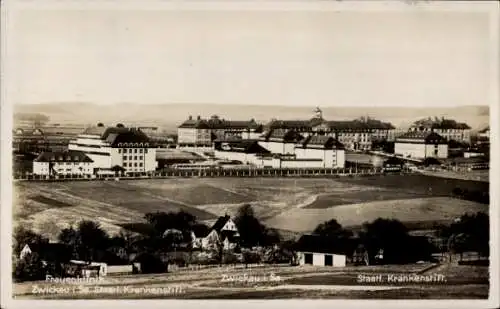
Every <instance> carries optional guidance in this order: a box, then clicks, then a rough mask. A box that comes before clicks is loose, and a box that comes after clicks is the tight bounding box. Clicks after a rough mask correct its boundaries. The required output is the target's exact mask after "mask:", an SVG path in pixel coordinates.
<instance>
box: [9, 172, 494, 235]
mask: <svg viewBox="0 0 500 309" xmlns="http://www.w3.org/2000/svg"><path fill="white" fill-rule="evenodd" d="M402 177H403V178H402ZM405 180H406V181H405ZM404 181H405V182H406V185H405V186H402V187H397V186H394V184H395V183H401V182H404ZM464 185H466V186H467V187H468V188H471V189H472V188H473V187H474V188H476V189H478V190H488V184H487V183H479V182H478V183H472V182H464V181H458V180H454V181H450V180H447V179H444V178H433V181H429V178H428V177H426V176H422V177H420V178H418V176H417V177H405V176H390V177H381V178H379V179H378V180H377V179H363V178H360V179H356V178H350V179H345V180H344V179H340V180H339V179H311V178H309V179H307V178H302V179H300V178H296V179H294V178H231V179H227V178H186V179H154V180H122V181H79V182H78V181H74V182H52V183H49V182H38V183H35V182H21V183H16V185H15V187H14V193H15V195H14V201H15V202H14V209H13V214H14V218H15V220H14V223H15V224H22V225H24V226H29V227H32V228H33V229H35V230H37V231H39V232H40V233H43V234H45V235H46V236H49V237H54V236H55V235H56V234H57V233H58V231H59V230H60V229H61V228H64V227H66V226H67V225H68V224H74V223H76V222H78V221H79V220H81V219H89V220H97V221H99V222H100V223H101V224H102V226H103V227H104V228H105V229H106V230H108V231H109V232H110V233H116V232H118V231H119V230H120V229H121V227H123V226H134V224H138V223H142V222H144V214H146V213H148V212H154V211H164V212H168V211H179V210H184V211H187V212H189V213H191V214H193V215H195V216H196V217H197V218H198V219H199V220H202V221H205V222H206V223H207V224H209V225H211V224H212V223H213V222H214V221H215V219H216V218H217V217H218V216H223V215H225V214H230V215H235V214H236V212H237V210H238V208H239V207H240V206H241V205H243V204H251V205H252V206H253V208H254V211H255V213H256V215H257V216H258V217H259V218H260V219H261V220H263V222H264V223H265V224H266V225H268V226H269V227H272V228H276V229H280V230H286V231H292V232H307V231H311V230H312V229H314V228H315V227H316V225H318V224H319V223H322V222H323V221H326V220H329V219H332V218H335V219H337V220H338V221H339V222H340V223H341V224H343V225H345V226H357V225H360V224H362V223H363V222H365V221H369V220H373V219H376V218H377V217H390V218H396V219H399V220H401V221H405V222H411V223H412V226H415V225H417V226H418V223H419V222H421V223H426V224H425V225H428V223H429V222H441V223H442V222H451V221H452V220H453V219H454V218H456V217H458V216H460V215H462V214H463V213H464V212H478V211H484V212H488V207H489V206H488V205H484V204H479V203H475V202H469V201H465V200H457V199H453V198H451V197H450V192H451V190H452V189H453V188H454V187H455V186H464Z"/></svg>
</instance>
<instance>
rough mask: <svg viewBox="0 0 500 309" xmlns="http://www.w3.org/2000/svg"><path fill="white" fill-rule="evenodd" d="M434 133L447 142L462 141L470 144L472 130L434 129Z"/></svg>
mask: <svg viewBox="0 0 500 309" xmlns="http://www.w3.org/2000/svg"><path fill="white" fill-rule="evenodd" d="M433 131H434V132H436V133H437V134H439V135H441V136H442V137H444V138H446V139H447V140H455V141H459V142H460V141H461V142H465V143H468V144H470V142H471V139H470V129H439V128H436V129H433Z"/></svg>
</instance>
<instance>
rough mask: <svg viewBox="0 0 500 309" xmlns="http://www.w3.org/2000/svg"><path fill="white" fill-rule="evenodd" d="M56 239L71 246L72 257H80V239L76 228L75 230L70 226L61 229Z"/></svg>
mask: <svg viewBox="0 0 500 309" xmlns="http://www.w3.org/2000/svg"><path fill="white" fill-rule="evenodd" d="M58 240H59V242H60V243H62V244H65V245H68V246H69V247H71V248H72V250H73V257H74V258H80V257H79V254H78V251H79V250H80V244H81V241H80V235H79V234H78V231H77V230H75V229H74V228H73V227H72V226H70V227H69V228H65V229H63V230H61V232H60V233H59V236H58Z"/></svg>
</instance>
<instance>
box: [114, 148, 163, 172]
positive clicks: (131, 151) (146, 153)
mask: <svg viewBox="0 0 500 309" xmlns="http://www.w3.org/2000/svg"><path fill="white" fill-rule="evenodd" d="M115 165H118V166H121V167H123V168H125V171H126V172H151V171H154V170H156V167H157V162H156V149H155V148H112V150H111V167H113V166H115Z"/></svg>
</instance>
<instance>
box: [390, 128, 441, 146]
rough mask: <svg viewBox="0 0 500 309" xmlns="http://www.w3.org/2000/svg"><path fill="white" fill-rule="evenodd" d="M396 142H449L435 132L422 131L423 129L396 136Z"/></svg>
mask: <svg viewBox="0 0 500 309" xmlns="http://www.w3.org/2000/svg"><path fill="white" fill-rule="evenodd" d="M396 142H403V143H404V142H409V143H426V144H434V143H439V144H446V143H447V141H446V139H445V138H444V137H442V136H441V135H439V134H437V133H435V132H422V131H410V132H407V133H405V134H403V135H401V136H399V137H398V138H396Z"/></svg>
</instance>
